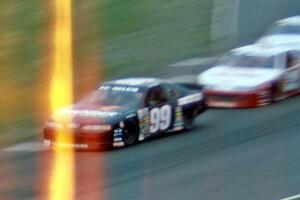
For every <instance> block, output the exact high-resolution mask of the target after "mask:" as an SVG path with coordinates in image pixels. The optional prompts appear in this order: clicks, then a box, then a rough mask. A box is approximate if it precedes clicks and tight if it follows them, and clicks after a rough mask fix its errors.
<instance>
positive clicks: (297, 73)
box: [283, 53, 300, 92]
mask: <svg viewBox="0 0 300 200" xmlns="http://www.w3.org/2000/svg"><path fill="white" fill-rule="evenodd" d="M299 57H300V56H299ZM299 57H298V56H297V55H296V54H292V53H287V54H286V65H285V73H284V76H283V79H284V80H283V91H284V92H290V91H294V90H298V89H299V88H300V60H299Z"/></svg>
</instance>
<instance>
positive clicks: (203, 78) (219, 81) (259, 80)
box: [198, 66, 282, 91]
mask: <svg viewBox="0 0 300 200" xmlns="http://www.w3.org/2000/svg"><path fill="white" fill-rule="evenodd" d="M281 74H282V70H277V69H266V68H247V67H232V66H230V67H229V66H217V67H213V68H211V69H209V70H207V71H205V72H203V73H202V74H200V75H199V77H198V83H199V84H201V85H204V86H205V87H206V88H211V89H214V90H226V91H240V90H241V91H243V90H252V89H256V87H259V86H260V85H262V84H264V83H267V82H270V81H272V80H274V79H276V78H277V77H279V76H280V75H281Z"/></svg>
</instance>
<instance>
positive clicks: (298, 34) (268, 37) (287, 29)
mask: <svg viewBox="0 0 300 200" xmlns="http://www.w3.org/2000/svg"><path fill="white" fill-rule="evenodd" d="M256 43H258V44H261V45H265V46H290V45H292V46H293V45H295V44H296V45H300V16H294V17H289V18H285V19H281V20H279V21H277V22H275V23H274V24H272V25H271V27H270V28H269V30H268V31H267V32H266V34H265V35H264V36H263V37H261V38H260V39H258V40H257V42H256Z"/></svg>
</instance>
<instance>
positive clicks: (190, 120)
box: [183, 114, 194, 131]
mask: <svg viewBox="0 0 300 200" xmlns="http://www.w3.org/2000/svg"><path fill="white" fill-rule="evenodd" d="M193 128H194V117H193V116H192V115H191V114H190V115H185V116H183V129H184V130H185V131H189V130H191V129H193Z"/></svg>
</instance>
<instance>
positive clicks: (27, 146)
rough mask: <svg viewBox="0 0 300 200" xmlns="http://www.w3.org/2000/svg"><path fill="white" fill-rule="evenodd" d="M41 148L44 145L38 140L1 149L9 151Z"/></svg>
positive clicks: (37, 149) (34, 150)
mask: <svg viewBox="0 0 300 200" xmlns="http://www.w3.org/2000/svg"><path fill="white" fill-rule="evenodd" d="M43 150H45V147H44V146H43V144H42V142H38V141H34V142H23V143H20V144H16V145H13V146H10V147H7V148H4V149H2V151H9V152H37V151H43Z"/></svg>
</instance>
